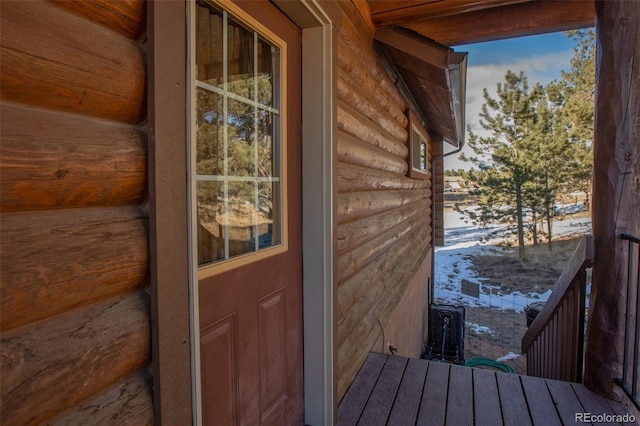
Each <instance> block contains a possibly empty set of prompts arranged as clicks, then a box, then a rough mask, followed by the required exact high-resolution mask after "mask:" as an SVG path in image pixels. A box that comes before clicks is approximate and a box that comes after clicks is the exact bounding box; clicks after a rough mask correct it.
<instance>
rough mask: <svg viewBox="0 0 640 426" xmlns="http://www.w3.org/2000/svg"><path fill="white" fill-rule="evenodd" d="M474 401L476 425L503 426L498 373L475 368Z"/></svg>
mask: <svg viewBox="0 0 640 426" xmlns="http://www.w3.org/2000/svg"><path fill="white" fill-rule="evenodd" d="M472 370H473V399H474V403H473V404H474V412H475V419H476V423H477V424H479V425H496V426H500V425H502V424H503V423H502V407H500V398H499V396H498V382H497V380H496V373H495V372H493V371H489V370H482V369H479V368H474V369H472Z"/></svg>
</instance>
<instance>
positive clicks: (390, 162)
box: [337, 131, 408, 175]
mask: <svg viewBox="0 0 640 426" xmlns="http://www.w3.org/2000/svg"><path fill="white" fill-rule="evenodd" d="M337 153H338V161H341V162H344V163H351V164H358V165H362V166H367V167H370V168H372V169H377V170H384V171H389V172H395V173H398V174H400V175H405V174H406V172H407V169H408V165H407V162H406V161H405V160H404V159H402V158H400V157H396V156H395V155H393V154H390V153H389V152H387V151H385V150H383V149H381V148H378V147H376V146H374V145H371V144H369V143H367V142H364V141H362V140H360V139H358V138H356V137H353V136H351V135H349V134H347V133H344V132H342V131H338V147H337Z"/></svg>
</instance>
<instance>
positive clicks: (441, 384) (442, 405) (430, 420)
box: [417, 362, 449, 426]
mask: <svg viewBox="0 0 640 426" xmlns="http://www.w3.org/2000/svg"><path fill="white" fill-rule="evenodd" d="M448 389H449V364H443V363H440V362H430V363H429V370H428V371H427V380H426V382H425V384H424V391H423V393H422V403H421V404H420V411H419V413H418V423H417V424H419V425H426V426H429V425H444V421H445V413H446V412H447V390H448Z"/></svg>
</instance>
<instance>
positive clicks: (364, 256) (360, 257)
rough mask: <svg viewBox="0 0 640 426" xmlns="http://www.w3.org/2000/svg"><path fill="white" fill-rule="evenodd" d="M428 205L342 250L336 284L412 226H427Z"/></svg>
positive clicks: (382, 250)
mask: <svg viewBox="0 0 640 426" xmlns="http://www.w3.org/2000/svg"><path fill="white" fill-rule="evenodd" d="M427 212H428V207H427V205H426V203H425V204H424V210H422V211H421V212H419V213H418V214H416V215H415V216H413V217H412V218H411V219H409V220H406V221H403V222H400V223H399V224H398V225H396V226H394V227H392V228H388V229H381V230H380V232H379V233H378V234H376V235H374V236H372V238H371V240H369V241H367V242H366V243H363V244H361V245H358V246H357V247H355V248H354V249H352V250H350V251H347V252H343V253H342V254H340V255H339V257H338V272H337V274H338V277H337V278H338V286H340V285H341V284H342V283H344V281H345V280H346V279H348V278H349V277H351V276H353V275H355V274H356V273H358V272H360V270H361V269H362V268H363V267H364V266H365V265H367V264H369V263H370V262H371V261H373V260H374V259H376V258H377V257H378V256H380V255H381V254H383V253H384V252H385V251H386V250H388V249H389V248H390V247H392V246H393V245H395V244H396V243H398V242H400V241H403V240H404V237H405V236H407V235H408V233H409V232H411V231H412V230H413V228H414V227H420V226H425V227H427V228H428V227H429V217H428V214H427Z"/></svg>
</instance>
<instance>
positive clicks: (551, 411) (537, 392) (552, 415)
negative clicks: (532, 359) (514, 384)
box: [520, 376, 562, 426]
mask: <svg viewBox="0 0 640 426" xmlns="http://www.w3.org/2000/svg"><path fill="white" fill-rule="evenodd" d="M520 381H521V382H522V388H523V389H524V395H525V398H526V399H527V405H528V406H529V407H530V410H529V413H530V415H531V421H532V422H533V424H534V425H542V424H544V425H548V426H556V425H562V421H561V420H560V417H559V416H558V412H557V411H556V406H555V404H554V402H553V398H551V394H550V393H549V389H548V388H547V384H546V383H545V381H544V380H540V379H539V378H535V377H530V376H520Z"/></svg>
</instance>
